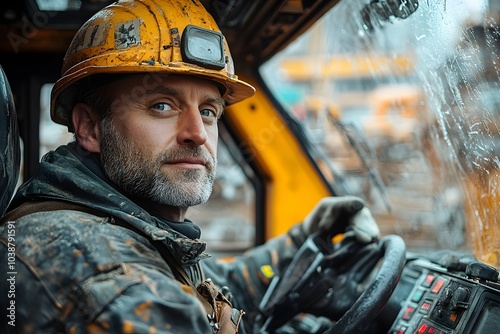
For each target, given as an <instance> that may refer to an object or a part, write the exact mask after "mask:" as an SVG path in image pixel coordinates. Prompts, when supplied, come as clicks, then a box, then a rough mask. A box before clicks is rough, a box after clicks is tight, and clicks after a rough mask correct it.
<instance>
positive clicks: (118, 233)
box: [0, 144, 296, 334]
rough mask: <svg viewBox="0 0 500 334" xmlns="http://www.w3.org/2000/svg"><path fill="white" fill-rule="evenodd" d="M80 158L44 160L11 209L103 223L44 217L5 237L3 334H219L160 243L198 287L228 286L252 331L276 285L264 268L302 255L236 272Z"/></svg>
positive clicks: (253, 258) (271, 253) (268, 252)
mask: <svg viewBox="0 0 500 334" xmlns="http://www.w3.org/2000/svg"><path fill="white" fill-rule="evenodd" d="M77 149H78V147H77V146H76V145H75V144H73V146H71V144H69V145H68V146H61V147H59V148H58V149H57V150H56V151H54V152H50V153H48V154H47V155H45V156H44V157H43V159H42V161H41V163H40V166H39V169H38V170H37V172H36V174H35V175H34V177H33V178H32V179H30V180H29V181H27V182H26V183H25V184H24V185H22V186H21V187H20V189H19V191H18V193H17V195H16V196H15V198H14V200H13V204H12V205H11V208H12V207H15V206H18V205H20V204H21V203H23V202H26V201H30V200H34V199H36V200H64V201H70V202H72V203H76V204H79V205H83V206H85V207H89V208H92V209H95V210H98V211H100V212H103V213H104V215H103V216H97V215H93V214H89V213H86V212H77V211H71V210H58V211H49V212H38V213H33V214H30V215H27V216H24V217H22V218H19V219H17V220H16V221H15V223H9V222H8V223H4V225H3V226H1V227H0V268H1V272H2V273H6V274H7V277H1V276H0V277H1V279H2V283H1V285H0V287H1V288H0V289H1V291H0V295H1V297H0V304H1V305H0V309H1V310H3V311H2V312H1V313H2V315H3V314H4V312H5V310H7V318H6V319H7V321H5V317H4V319H2V321H1V322H0V332H1V333H10V332H13V333H24V332H26V333H44V334H45V333H58V332H68V333H84V332H87V331H88V332H90V333H108V332H111V333H189V334H191V333H212V332H213V329H214V327H213V325H214V324H213V321H212V323H211V321H210V320H209V317H207V314H206V311H205V310H204V309H203V307H202V306H201V303H200V301H199V300H198V299H197V298H196V297H195V296H194V295H193V293H192V291H189V289H187V288H186V286H185V285H181V284H180V283H179V282H178V281H177V280H176V279H175V278H174V273H173V271H172V268H171V267H170V266H169V265H168V264H167V263H166V262H165V260H164V259H163V258H162V256H161V254H160V253H159V251H158V249H157V248H156V247H155V246H154V245H153V242H154V241H157V242H160V243H161V244H162V245H164V246H165V247H167V248H168V249H169V251H170V252H171V253H172V254H173V255H174V256H175V258H176V259H177V260H178V261H179V262H180V263H181V264H182V266H183V267H184V269H185V270H186V272H187V274H188V276H189V277H190V279H191V281H192V282H193V284H194V285H195V286H196V285H198V284H199V283H200V282H202V280H204V279H205V278H211V279H212V281H213V282H214V283H215V284H216V285H217V286H218V287H219V288H222V287H223V286H224V289H223V290H224V291H225V292H226V295H227V296H229V297H230V299H231V302H232V304H233V307H234V308H236V309H238V310H243V311H245V313H246V314H245V315H244V316H243V321H244V322H246V326H247V328H249V327H250V326H251V323H252V321H253V318H254V316H255V314H256V310H257V305H258V303H259V301H260V299H261V297H262V295H263V293H264V292H265V288H266V285H267V284H268V283H269V275H267V276H266V275H263V274H262V270H261V268H262V267H263V266H264V265H271V267H272V270H271V272H272V271H273V270H274V272H275V273H276V274H279V272H280V270H283V269H284V267H285V266H286V265H287V264H288V263H289V261H290V259H291V257H292V256H293V253H294V252H295V251H296V248H295V247H294V246H290V244H291V243H290V240H289V238H288V237H287V236H283V237H279V238H276V239H273V240H271V241H269V242H268V243H267V244H266V245H263V246H260V247H258V248H255V249H252V250H250V251H248V252H247V253H246V254H245V255H244V256H241V257H237V258H235V259H234V261H231V262H221V261H217V259H213V258H209V257H210V256H209V255H208V254H206V253H205V252H204V250H205V243H203V242H202V241H200V240H197V239H190V238H188V237H186V236H185V235H183V234H181V233H179V232H177V231H175V230H174V229H173V228H172V227H171V226H169V224H168V223H166V222H165V221H162V220H160V219H158V218H156V217H154V216H152V215H150V214H148V213H147V212H146V211H145V210H143V209H142V208H141V207H139V206H138V205H136V204H135V203H134V202H133V201H131V200H130V199H128V198H127V197H126V196H124V195H123V194H121V193H120V192H119V191H118V190H117V189H116V188H114V187H113V186H112V185H110V184H109V183H108V182H105V181H104V180H103V179H102V178H101V177H99V176H98V174H99V171H98V170H96V168H95V167H96V166H95V165H93V164H92V163H88V160H86V159H88V158H87V157H86V156H85V154H80V153H78V152H77ZM80 150H81V148H80ZM84 153H85V152H84ZM87 154H89V153H88V152H87ZM82 161H83V162H84V163H82ZM118 222H119V223H118ZM10 247H15V258H13V257H12V255H13V254H12V252H10V250H12V248H10ZM278 254H279V256H278ZM266 268H267V270H266V272H267V273H268V272H269V267H266ZM6 282H7V284H5V283H6ZM13 283H15V284H13ZM231 296H232V297H231ZM9 315H10V318H9ZM13 325H15V327H14V326H13ZM241 327H242V326H240V329H241Z"/></svg>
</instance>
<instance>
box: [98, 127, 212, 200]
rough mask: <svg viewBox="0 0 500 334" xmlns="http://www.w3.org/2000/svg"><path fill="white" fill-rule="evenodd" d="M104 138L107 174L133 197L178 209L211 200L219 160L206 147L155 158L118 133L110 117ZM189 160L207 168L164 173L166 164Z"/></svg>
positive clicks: (185, 147) (191, 147)
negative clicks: (188, 158) (200, 160)
mask: <svg viewBox="0 0 500 334" xmlns="http://www.w3.org/2000/svg"><path fill="white" fill-rule="evenodd" d="M101 139H102V142H101V163H102V166H103V169H104V172H105V173H106V175H107V176H108V177H109V178H110V180H111V181H113V182H114V183H115V184H116V185H118V186H119V187H120V188H121V189H123V190H124V191H125V192H126V193H128V194H129V195H131V196H132V197H136V198H141V199H146V200H150V201H152V202H154V203H157V204H162V205H169V206H175V207H190V206H194V205H198V204H201V203H204V202H206V201H207V200H208V199H209V197H210V194H211V193H212V188H213V184H214V179H215V171H216V167H217V166H216V165H217V161H216V159H215V158H214V157H213V156H212V155H210V153H209V152H208V151H207V150H206V149H205V148H204V147H201V146H179V147H178V148H176V149H172V150H169V151H165V152H163V154H161V155H159V156H158V157H151V156H148V155H147V154H145V153H144V152H142V151H141V150H140V149H139V148H138V147H136V146H135V143H134V142H128V141H127V140H126V138H124V137H123V136H122V135H120V134H119V133H117V132H116V130H115V129H114V126H113V124H112V122H111V119H110V118H106V119H104V120H103V121H102V122H101ZM186 157H196V158H202V159H203V160H204V161H205V162H206V164H205V168H206V169H175V170H174V169H173V168H171V169H168V170H167V171H166V172H162V166H163V165H164V164H166V163H168V162H169V161H172V160H174V159H179V158H186ZM164 170H166V169H164Z"/></svg>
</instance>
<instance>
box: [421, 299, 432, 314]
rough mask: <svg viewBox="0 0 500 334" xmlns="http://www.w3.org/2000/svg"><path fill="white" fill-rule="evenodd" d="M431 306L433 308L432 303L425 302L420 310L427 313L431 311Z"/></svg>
mask: <svg viewBox="0 0 500 334" xmlns="http://www.w3.org/2000/svg"><path fill="white" fill-rule="evenodd" d="M430 308H431V303H429V302H423V303H422V306H420V311H422V312H423V313H427V312H429V309H430Z"/></svg>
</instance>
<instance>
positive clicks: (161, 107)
mask: <svg viewBox="0 0 500 334" xmlns="http://www.w3.org/2000/svg"><path fill="white" fill-rule="evenodd" d="M152 108H153V109H155V110H160V111H167V110H172V106H170V104H168V103H165V102H160V103H155V104H153V106H152Z"/></svg>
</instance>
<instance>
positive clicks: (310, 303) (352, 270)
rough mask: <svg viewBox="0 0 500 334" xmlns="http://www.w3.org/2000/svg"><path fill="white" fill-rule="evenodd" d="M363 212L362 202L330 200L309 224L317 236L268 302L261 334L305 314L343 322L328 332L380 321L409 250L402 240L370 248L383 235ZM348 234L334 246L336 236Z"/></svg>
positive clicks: (307, 228) (278, 280) (311, 238)
mask: <svg viewBox="0 0 500 334" xmlns="http://www.w3.org/2000/svg"><path fill="white" fill-rule="evenodd" d="M363 207H364V205H363V202H362V201H361V200H360V199H359V198H357V197H352V196H349V197H330V198H326V199H324V200H322V201H321V202H320V203H319V204H318V205H317V206H316V207H315V209H314V210H313V211H312V212H311V214H310V215H309V216H308V217H307V218H306V219H305V220H304V223H303V224H302V231H303V232H310V233H311V234H310V235H309V237H307V239H305V241H303V243H302V246H301V247H300V249H299V250H298V252H297V254H296V255H295V257H294V258H293V260H292V261H291V263H290V265H289V266H288V268H287V270H286V271H285V272H284V273H283V274H282V275H281V276H280V277H275V278H274V280H273V281H272V282H271V284H270V286H269V288H268V290H267V292H266V294H265V296H264V298H263V299H262V303H261V305H260V310H261V313H262V316H263V318H264V320H265V321H264V324H263V326H262V329H261V333H272V332H273V331H274V330H276V329H277V328H278V327H280V326H281V325H283V324H284V323H285V322H287V321H288V320H290V319H291V318H293V317H294V316H295V315H296V314H298V313H303V312H305V313H311V314H315V315H323V316H327V317H329V318H330V319H333V320H338V321H337V323H336V324H335V325H334V327H333V328H332V329H331V330H330V331H327V332H328V333H330V332H332V331H333V330H335V333H350V332H352V331H353V330H354V329H356V328H358V327H359V326H360V325H362V324H364V323H368V322H370V321H371V320H373V319H374V318H375V317H376V315H377V314H378V311H380V309H381V308H382V306H383V305H384V304H385V303H386V302H387V300H388V299H389V297H390V295H391V294H392V291H393V290H394V288H395V287H396V284H397V282H398V280H399V277H400V275H401V272H402V270H403V266H404V261H405V255H406V251H405V245H404V242H403V240H402V239H401V238H400V237H398V236H386V237H384V238H383V239H382V240H380V241H379V242H377V243H371V244H368V245H365V244H366V243H367V242H368V243H369V242H372V241H374V240H376V238H377V237H378V234H379V230H378V227H377V225H376V223H375V221H374V220H373V217H372V216H371V213H370V211H369V210H368V209H364V208H363ZM325 217H326V218H325ZM346 229H347V230H348V232H347V233H344V236H345V237H344V240H343V241H342V242H341V243H340V244H339V245H336V246H335V247H334V245H333V244H332V243H331V242H330V239H331V237H332V236H334V235H336V234H338V233H343V232H344V231H345V230H346ZM381 258H383V260H382V263H381V265H380V267H379V270H378V272H377V274H376V276H375V278H374V280H373V281H372V282H371V284H370V285H369V286H368V287H367V289H366V290H365V291H364V292H363V293H362V294H361V293H360V292H359V287H360V286H361V285H362V283H363V281H364V279H365V278H366V277H367V276H368V275H369V274H370V272H371V271H372V269H373V268H374V267H375V265H376V264H377V263H378V262H379V260H380V259H381ZM360 294H361V296H360ZM332 333H333V332H332Z"/></svg>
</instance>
